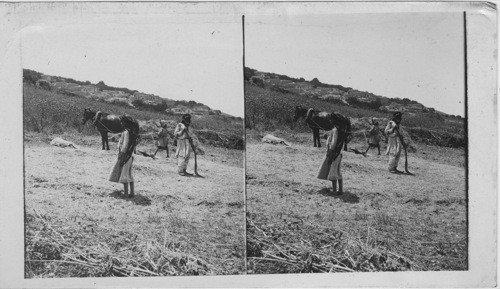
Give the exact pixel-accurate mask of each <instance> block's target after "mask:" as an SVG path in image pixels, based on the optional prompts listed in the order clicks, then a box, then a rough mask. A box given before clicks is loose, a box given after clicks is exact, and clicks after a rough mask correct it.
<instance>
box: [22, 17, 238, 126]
mask: <svg viewBox="0 0 500 289" xmlns="http://www.w3.org/2000/svg"><path fill="white" fill-rule="evenodd" d="M241 27H242V26H241V17H240V16H238V17H235V16H213V15H212V16H203V15H196V14H194V15H193V14H192V15H179V16H169V18H168V19H162V20H161V21H157V22H154V21H151V20H146V19H145V20H144V21H140V20H139V21H137V20H135V21H133V22H130V23H127V22H123V21H121V22H120V21H118V22H116V21H105V20H103V21H95V22H92V23H86V24H73V25H72V24H70V23H60V24H59V25H37V26H29V27H26V28H25V29H23V31H22V35H21V37H22V38H21V46H22V47H21V48H22V66H23V68H27V69H32V70H35V71H38V72H41V73H44V74H48V75H57V76H62V77H69V78H73V79H75V80H80V81H87V80H88V81H90V82H92V83H97V82H99V81H104V83H105V84H107V85H109V86H114V87H126V88H129V89H132V90H138V91H140V92H144V93H149V94H155V95H158V96H160V97H164V98H170V99H174V100H194V101H196V102H201V103H203V104H206V105H208V106H209V107H210V108H212V109H219V110H221V111H222V112H225V113H228V114H231V115H233V116H240V117H243V115H244V111H243V102H244V101H243V68H242V67H243V33H242V29H241Z"/></svg>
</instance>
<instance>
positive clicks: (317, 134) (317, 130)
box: [316, 129, 321, 148]
mask: <svg viewBox="0 0 500 289" xmlns="http://www.w3.org/2000/svg"><path fill="white" fill-rule="evenodd" d="M316 139H317V140H318V147H319V148H320V147H321V140H320V137H319V129H316Z"/></svg>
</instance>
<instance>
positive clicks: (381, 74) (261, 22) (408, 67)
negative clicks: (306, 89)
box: [245, 13, 465, 116]
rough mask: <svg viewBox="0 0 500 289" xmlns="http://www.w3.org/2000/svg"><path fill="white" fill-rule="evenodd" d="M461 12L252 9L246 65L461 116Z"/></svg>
mask: <svg viewBox="0 0 500 289" xmlns="http://www.w3.org/2000/svg"><path fill="white" fill-rule="evenodd" d="M463 31H464V28H463V15H462V13H392V14H391V13H386V14H380V13H379V14H375V13H373V14H334V15H332V14H330V15H293V16H287V15H281V16H280V15H274V16H269V15H267V16H265V15H260V16H259V15H248V16H246V17H245V65H246V66H248V67H251V68H253V69H257V70H259V71H264V72H273V73H278V74H285V75H288V76H291V77H304V78H305V79H306V80H311V79H313V78H315V77H316V78H318V79H319V80H320V81H321V82H323V83H328V84H339V85H342V86H346V87H351V88H354V89H357V90H360V91H368V92H371V93H374V94H377V95H381V96H385V97H391V98H395V97H399V98H409V99H412V100H416V101H418V102H420V103H422V104H423V105H425V106H427V107H432V108H435V109H437V110H439V111H442V112H445V113H448V114H453V115H461V116H464V114H465V106H464V100H465V96H464V79H465V77H464V62H465V61H464V37H463V34H464V32H463Z"/></svg>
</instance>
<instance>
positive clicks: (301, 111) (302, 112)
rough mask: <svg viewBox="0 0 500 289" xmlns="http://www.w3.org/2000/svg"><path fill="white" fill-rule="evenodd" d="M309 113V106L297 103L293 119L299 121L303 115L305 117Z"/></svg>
mask: <svg viewBox="0 0 500 289" xmlns="http://www.w3.org/2000/svg"><path fill="white" fill-rule="evenodd" d="M306 113H307V108H305V107H302V106H301V105H297V106H296V107H295V116H294V118H293V121H297V120H298V119H299V118H301V117H305V116H306Z"/></svg>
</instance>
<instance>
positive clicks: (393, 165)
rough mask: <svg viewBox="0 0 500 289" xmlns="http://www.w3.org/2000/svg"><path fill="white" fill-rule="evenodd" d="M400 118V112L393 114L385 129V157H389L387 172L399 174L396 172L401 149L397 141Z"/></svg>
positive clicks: (399, 142) (400, 144)
mask: <svg viewBox="0 0 500 289" xmlns="http://www.w3.org/2000/svg"><path fill="white" fill-rule="evenodd" d="M402 117H403V115H402V113H401V112H399V111H398V112H396V113H394V114H393V118H392V120H391V121H389V123H388V124H387V126H386V127H385V134H386V135H387V138H388V143H387V152H386V155H389V172H391V173H401V171H398V162H399V157H400V156H401V147H402V146H403V145H402V143H401V140H400V139H399V133H400V132H399V125H400V123H401V119H402Z"/></svg>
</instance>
